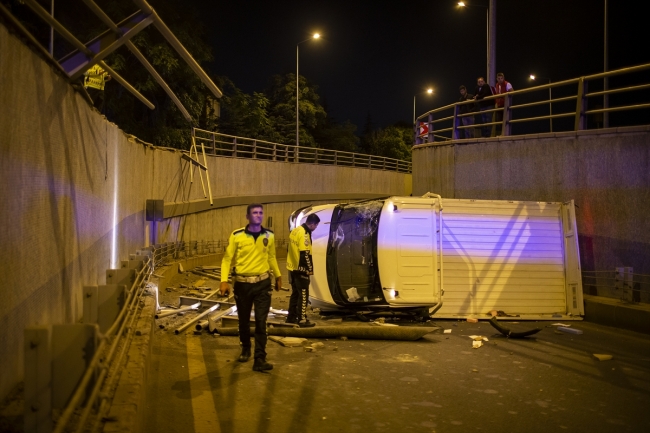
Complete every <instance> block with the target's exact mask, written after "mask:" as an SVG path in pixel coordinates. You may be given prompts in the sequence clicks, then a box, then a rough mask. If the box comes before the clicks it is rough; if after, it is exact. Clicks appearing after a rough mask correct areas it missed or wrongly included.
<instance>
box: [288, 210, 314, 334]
mask: <svg viewBox="0 0 650 433" xmlns="http://www.w3.org/2000/svg"><path fill="white" fill-rule="evenodd" d="M319 222H320V218H318V215H316V214H314V213H312V214H309V215H308V216H307V221H305V223H304V224H302V225H299V226H298V227H296V228H295V229H293V230H292V231H291V235H289V254H288V256H287V270H288V271H289V281H290V282H291V298H290V299H289V315H288V317H287V323H295V324H297V325H298V326H300V327H301V328H311V327H313V326H315V325H316V324H315V323H313V322H310V321H309V320H308V319H307V302H308V301H309V282H310V280H309V276H310V275H314V261H313V259H312V256H311V232H313V231H314V230H316V227H318V223H319ZM303 319H304V320H305V321H304V322H302V320H303Z"/></svg>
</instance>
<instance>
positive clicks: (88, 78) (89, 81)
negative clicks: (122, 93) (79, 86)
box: [84, 65, 106, 90]
mask: <svg viewBox="0 0 650 433" xmlns="http://www.w3.org/2000/svg"><path fill="white" fill-rule="evenodd" d="M104 84H106V71H104V70H103V69H102V68H101V67H100V66H99V65H95V66H93V67H92V68H90V69H88V70H87V71H86V72H84V87H86V88H88V87H92V88H93V89H99V90H104Z"/></svg>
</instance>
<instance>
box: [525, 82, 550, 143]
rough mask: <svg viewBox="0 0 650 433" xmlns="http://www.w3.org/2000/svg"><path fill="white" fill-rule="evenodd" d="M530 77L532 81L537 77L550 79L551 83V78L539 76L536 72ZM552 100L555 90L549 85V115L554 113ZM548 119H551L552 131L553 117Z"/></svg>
mask: <svg viewBox="0 0 650 433" xmlns="http://www.w3.org/2000/svg"><path fill="white" fill-rule="evenodd" d="M529 77H530V79H531V80H532V81H535V80H536V79H538V78H541V79H544V80H548V84H551V79H550V78H548V77H538V76H536V75H535V74H530V76H529ZM552 100H553V92H552V89H551V87H549V88H548V115H549V116H552V115H553V104H552V102H551V101H552ZM548 120H549V124H550V126H551V132H553V118H552V117H551V118H550V119H548Z"/></svg>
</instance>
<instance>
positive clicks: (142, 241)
mask: <svg viewBox="0 0 650 433" xmlns="http://www.w3.org/2000/svg"><path fill="white" fill-rule="evenodd" d="M0 64H2V65H3V66H2V67H1V68H0V81H1V82H2V83H3V91H2V93H1V94H0V110H1V114H2V115H0V143H1V144H2V153H3V158H2V160H1V162H0V168H1V170H0V171H1V172H2V185H3V186H2V189H0V191H2V193H1V196H0V198H1V199H2V203H3V216H4V221H5V223H4V225H3V229H2V232H1V235H0V240H1V241H2V244H3V245H4V246H5V248H3V249H2V253H0V254H2V256H1V257H0V260H1V262H2V274H1V276H2V281H3V289H2V299H3V302H2V304H0V305H1V307H0V329H2V331H1V333H0V347H2V348H3V349H2V351H1V352H0V364H1V365H2V366H3V374H2V376H1V378H0V396H2V397H4V396H7V395H8V394H9V393H10V391H11V390H12V389H14V388H15V386H16V385H17V384H19V383H20V382H21V381H22V380H23V378H24V375H25V368H26V365H28V364H26V363H27V362H28V361H30V360H31V361H34V360H35V359H38V356H36V355H34V353H35V352H34V351H38V350H41V349H40V348H43V347H45V345H41V344H40V343H39V342H42V341H44V340H39V338H45V339H47V338H49V337H48V335H50V334H47V333H45V334H43V333H42V332H44V331H43V329H46V330H47V329H51V327H52V325H59V324H67V325H71V326H74V324H79V322H83V321H84V318H85V316H86V315H85V314H84V298H85V297H86V295H87V294H88V293H89V292H88V291H87V288H88V287H90V288H92V287H99V286H109V285H111V284H114V285H123V284H124V285H127V286H129V287H130V288H131V290H130V291H129V293H130V295H129V296H128V305H131V306H132V307H133V308H132V309H131V310H128V309H126V310H123V311H124V313H123V314H122V316H121V318H120V322H119V326H118V327H116V328H115V329H111V328H113V325H110V327H109V328H108V329H107V330H106V333H107V334H109V335H103V334H93V337H92V338H91V339H93V338H97V347H100V345H101V344H105V345H108V346H102V348H104V347H115V349H114V350H113V353H115V356H118V355H119V354H120V353H122V352H123V350H122V347H126V346H119V344H120V343H117V345H116V346H110V345H109V343H112V342H114V341H117V339H111V338H109V337H110V336H111V335H122V336H126V337H127V338H131V339H133V338H135V336H142V335H144V334H143V333H142V330H141V331H140V334H139V335H138V334H137V333H136V331H137V330H138V329H139V328H137V326H136V325H133V324H138V323H140V322H139V320H140V318H142V317H144V318H145V319H146V318H147V315H146V313H145V314H144V316H135V315H134V312H136V311H137V312H141V311H143V308H144V311H145V312H146V311H149V312H150V311H152V310H151V309H152V308H153V307H152V304H151V298H147V297H144V298H139V297H137V296H136V295H137V294H139V293H141V292H144V291H145V289H147V285H148V284H149V280H147V278H145V277H147V275H149V276H150V275H152V274H153V273H154V272H153V270H154V269H155V267H156V260H162V259H163V258H164V257H166V256H168V255H169V254H170V250H171V251H175V252H182V254H181V255H183V256H188V257H184V259H187V260H188V262H187V263H190V265H188V266H191V263H194V264H197V263H199V262H200V261H201V260H208V259H203V258H201V257H209V256H211V255H212V256H214V255H216V254H218V253H219V250H220V248H222V246H223V241H224V240H225V239H227V235H228V233H229V232H230V231H231V230H232V228H234V227H238V226H240V225H241V224H242V215H243V214H244V213H245V207H244V206H245V203H247V202H249V201H253V200H255V201H261V202H264V203H266V204H267V208H266V209H267V216H269V217H270V218H271V220H270V221H267V222H270V224H268V225H271V226H272V228H273V229H274V230H276V233H277V235H278V238H279V239H286V238H287V237H288V233H287V229H286V225H285V221H286V216H287V215H288V214H289V213H290V212H291V211H292V210H293V209H295V208H297V207H299V206H303V205H306V204H309V203H321V202H326V201H331V200H339V199H341V200H347V199H354V198H367V197H374V196H386V195H409V194H411V193H413V194H421V193H423V192H426V191H427V190H431V191H436V192H439V193H440V194H441V195H443V197H452V198H486V199H490V198H492V199H496V198H498V199H512V200H548V201H563V200H568V199H571V198H573V199H576V203H577V204H578V208H579V210H580V213H579V214H578V225H579V227H578V230H579V232H580V233H581V234H582V239H581V247H582V252H583V264H582V266H583V272H588V271H593V272H597V271H601V270H607V271H609V270H612V269H613V268H614V267H617V266H627V267H632V268H633V269H634V273H639V274H650V269H648V266H650V265H649V264H648V263H647V257H650V255H648V254H647V252H648V243H649V242H650V241H649V240H648V233H650V230H648V229H650V227H648V222H647V218H645V215H646V214H647V212H646V211H647V210H648V203H649V201H648V199H649V198H650V197H648V194H649V193H648V191H650V188H648V187H649V186H650V182H649V179H648V169H647V168H648V162H649V159H648V157H649V155H648V140H649V138H650V130H649V129H648V127H647V125H641V126H636V127H625V128H610V129H599V130H594V131H578V132H575V131H574V132H554V133H552V134H551V133H548V134H544V133H540V134H534V135H521V136H515V137H495V138H486V139H484V140H478V139H476V140H465V141H463V140H448V141H445V142H442V143H437V142H430V143H426V144H421V145H418V146H416V147H414V151H413V155H414V157H413V161H414V162H413V166H412V173H411V167H410V166H409V165H408V164H407V163H404V162H401V161H394V160H387V159H383V160H381V159H376V158H375V157H369V156H366V155H358V154H343V153H327V152H326V151H321V150H311V149H302V148H298V149H296V148H291V147H290V146H283V145H280V144H273V143H260V142H251V141H250V140H247V139H243V138H239V137H226V136H218V135H210V134H207V135H205V133H204V132H203V131H198V130H197V131H195V141H197V142H198V143H199V144H200V143H203V148H204V149H207V155H206V157H205V158H206V159H205V160H203V165H204V167H205V168H207V169H208V172H209V174H210V178H209V179H210V185H211V188H212V193H211V194H210V197H208V198H206V197H205V195H204V193H203V189H202V188H200V187H199V183H200V180H202V179H199V180H197V179H196V177H194V178H193V179H190V176H191V175H192V176H197V175H198V174H199V173H200V171H198V170H199V169H195V170H196V171H193V169H194V167H197V164H195V163H194V162H191V161H189V160H188V158H190V159H194V160H195V162H201V160H202V155H201V158H196V157H192V156H191V155H189V154H188V153H184V152H181V151H179V150H176V149H166V148H160V147H156V146H153V145H151V144H148V143H144V142H142V141H140V140H138V139H137V138H136V137H132V136H128V135H126V134H124V133H123V132H122V131H120V130H119V128H118V127H117V126H116V125H113V124H110V123H109V122H107V121H106V119H105V118H103V117H101V116H100V115H99V114H98V113H96V112H95V111H93V110H92V108H91V107H90V106H88V104H87V103H86V101H85V100H84V99H83V98H82V97H81V96H80V95H79V94H78V93H76V92H75V91H74V89H72V87H71V86H70V85H69V83H68V81H67V80H66V79H64V78H63V77H62V76H61V75H60V74H58V73H56V72H55V71H53V69H52V67H51V66H50V65H49V64H48V63H46V62H44V61H43V60H42V59H41V58H40V57H39V55H38V54H37V53H35V52H33V51H32V50H31V49H30V48H29V47H28V46H26V45H25V44H23V42H22V41H21V40H20V39H19V38H18V37H16V35H14V34H11V33H10V32H9V31H8V29H7V28H6V27H4V26H3V25H0ZM7 65H11V66H10V67H9V66H7ZM35 102H36V103H35ZM562 134H565V135H562ZM201 170H202V169H201ZM352 186H353V188H352ZM147 200H162V202H163V203H162V204H163V207H162V219H161V218H157V217H152V218H150V219H153V220H154V221H147V212H146V205H147ZM210 201H212V203H209V202H210ZM152 206H153V207H152V209H154V210H155V203H152ZM158 215H159V216H160V214H158ZM157 219H158V221H155V220H157ZM160 219H161V220H160ZM189 256H191V257H189ZM212 258H214V257H212ZM607 278H609V277H603V278H602V279H600V280H599V279H595V281H596V282H595V283H593V284H591V285H592V286H593V287H594V289H595V291H594V292H593V293H594V294H598V295H606V296H609V297H610V298H616V297H617V292H616V291H615V290H614V289H613V288H612V289H607V290H601V286H605V287H610V286H611V287H613V284H610V283H609V281H607ZM592 281H593V280H592ZM589 285H590V284H589V282H588V281H586V280H585V286H586V287H589ZM642 288H643V287H640V289H639V292H638V293H640V294H642V296H646V295H645V294H644V292H642V291H641V289H642ZM91 290H92V289H91ZM608 290H609V291H608ZM140 300H141V301H142V302H141V303H140ZM641 300H642V301H645V302H647V298H645V297H644V298H642V299H641ZM147 308H148V309H149V310H147ZM86 318H87V317H86ZM116 323H117V322H116ZM146 323H149V325H151V322H150V321H149V322H146V320H145V324H144V325H143V326H144V328H146V326H147V325H146ZM124 324H130V325H124ZM122 326H124V329H128V331H127V332H126V334H124V333H122V332H117V331H119V329H120V328H121V327H122ZM138 326H139V325H138ZM39 327H40V328H42V329H40V328H39ZM26 328H30V329H31V331H30V332H33V333H32V334H29V335H28V336H26V334H25V329H26ZM144 328H143V329H144ZM75 329H77V328H75ZM108 331H111V333H108ZM479 331H480V329H475V330H474V329H473V330H471V332H479ZM78 332H80V333H81V334H83V335H86V334H84V333H85V332H87V329H86V328H83V327H82V328H79V329H78ZM92 332H93V331H91V333H92ZM631 338H632V339H631V340H630V341H637V342H638V341H642V342H643V341H644V340H643V339H640V340H639V339H638V337H631ZM458 343H459V344H460V340H459V341H458ZM630 344H632V343H630ZM639 344H645V343H639ZM632 346H633V344H632ZM134 347H137V346H134ZM206 347H207V346H206ZM643 347H645V346H643ZM118 349H119V350H118ZM193 349H196V347H194V348H193ZM224 349H228V348H227V347H226V348H224ZM230 349H232V348H230ZM219 350H220V349H219ZM631 352H633V351H632V349H629V348H628V349H626V352H625V353H627V354H630V353H631ZM97 353H99V352H97ZM132 355H133V356H135V355H134V354H132V353H131V352H128V356H132ZM365 355H366V356H371V355H372V353H367V354H365ZM402 355H403V354H400V353H393V354H391V355H390V356H392V357H394V358H399V357H400V356H402ZM503 355H506V354H505V353H504V354H503ZM530 355H531V356H533V354H532V353H530ZM43 356H45V355H43ZM112 356H113V355H112ZM350 356H351V357H353V356H357V355H355V354H350ZM360 356H361V354H360V355H359V357H360ZM412 356H416V355H412ZM428 356H430V357H434V356H435V354H434V353H433V352H431V353H429V355H428ZM448 356H453V355H452V354H450V355H448ZM630 356H631V355H630ZM98 359H99V358H98ZM400 359H402V360H404V359H406V358H404V357H403V356H402V358H400ZM412 360H413V359H411V361H412ZM637 361H638V362H637ZM350 362H356V361H350ZM635 362H636V364H634V366H635V368H638V369H639V370H635V371H640V377H641V378H643V377H646V376H645V375H646V374H647V373H648V371H647V368H646V369H644V367H643V364H642V363H640V362H641V361H639V360H638V359H636V358H635ZM639 363H640V364H639ZM35 365H36V364H35ZM98 365H99V360H98V361H96V363H95V364H94V367H96V366H98ZM468 365H469V364H468ZM28 367H29V365H28ZM32 367H33V366H32ZM63 367H64V368H65V367H66V366H65V365H64V366H63ZM117 368H118V370H119V368H120V367H117ZM139 368H140V370H137V369H136V371H140V372H141V373H142V365H140V367H139ZM320 368H325V367H323V366H322V365H320V364H318V363H317V364H315V365H314V366H313V369H312V370H313V371H318V370H319V369H320ZM341 368H343V367H341ZM376 368H377V369H379V368H380V366H379V365H378V366H376ZM470 368H473V367H470ZM567 368H568V369H569V368H572V367H570V366H568V367H567ZM630 368H631V367H630ZM398 370H399V369H398ZM87 371H92V370H87ZM99 374H101V373H99ZM198 374H199V376H200V375H201V373H200V372H199V373H198ZM349 374H351V375H357V376H360V375H359V373H358V371H357V370H354V369H351V370H350V372H349ZM429 374H430V373H429ZM497 374H500V373H497ZM93 375H94V373H89V376H88V377H89V379H88V380H89V381H90V378H91V377H93ZM357 376H353V377H355V380H360V378H359V377H357ZM30 377H31V378H33V377H35V376H30ZM38 377H39V378H40V377H41V376H38ZM403 377H404V378H410V377H412V376H408V375H406V376H403ZM47 378H49V376H47V377H45V378H44V379H43V380H44V382H39V383H40V385H44V386H48V383H49V382H48V381H47V380H48V379H47ZM232 378H233V380H235V379H234V376H233V377H232ZM104 379H105V378H104ZM114 380H117V379H114ZM612 381H614V379H613V378H612ZM403 382H404V383H411V381H410V379H407V380H404V381H403ZM533 386H535V385H533ZM486 389H488V388H486ZM489 389H491V388H489ZM27 391H29V392H34V393H33V394H31V395H32V396H36V397H37V396H39V395H40V394H39V393H38V391H39V389H36V390H34V389H32V388H30V389H29V390H27V389H26V390H25V392H27ZM68 391H70V390H68ZM329 392H334V391H333V390H330V391H329ZM504 392H505V391H504ZM645 392H646V391H645V390H643V391H642V392H641V395H647V394H643V393H645ZM77 395H78V397H77V402H80V401H81V400H82V395H83V392H80V393H79V394H77ZM96 397H97V395H96ZM99 397H100V398H105V397H106V396H105V395H101V394H99ZM443 397H444V396H443ZM443 397H441V398H443ZM632 397H633V396H632ZM632 397H630V398H632ZM360 398H361V397H360ZM422 401H425V400H422ZM427 402H428V403H427ZM416 403H417V402H416ZM260 404H264V402H263V401H262V402H261V403H260ZM350 404H352V403H351V402H350ZM400 404H401V403H400ZM423 404H424V406H422V407H429V406H426V405H427V404H430V405H434V406H431V407H435V405H436V404H439V403H437V402H432V401H428V400H426V401H425V403H423ZM593 404H597V402H595V403H593ZM91 406H92V405H86V407H91ZM415 406H417V405H415ZM39 407H40V406H39V405H38V404H33V405H30V406H29V410H31V412H30V414H31V415H34V414H36V415H39ZM65 407H66V404H65V403H64V404H60V407H59V409H60V410H61V411H64V409H65ZM67 407H69V405H68V406H67ZM343 409H344V408H334V409H332V410H333V411H335V412H336V413H340V412H338V411H339V410H343ZM355 410H356V409H355ZM42 413H43V412H40V416H41V417H42ZM63 413H65V412H63ZM392 416H396V415H395V414H393V415H392ZM322 417H325V418H327V417H328V415H326V414H323V415H322ZM422 422H425V421H422ZM426 422H432V421H426ZM259 425H266V428H267V429H268V428H269V427H268V424H263V422H262V421H260V424H259ZM289 425H291V424H290V423H289ZM355 425H356V424H355ZM422 425H424V426H427V425H428V424H426V425H425V424H422ZM452 425H456V424H452ZM429 426H430V425H429Z"/></svg>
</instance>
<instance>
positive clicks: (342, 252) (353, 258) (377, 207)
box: [327, 200, 385, 305]
mask: <svg viewBox="0 0 650 433" xmlns="http://www.w3.org/2000/svg"><path fill="white" fill-rule="evenodd" d="M383 205H384V201H383V200H373V201H366V202H360V203H359V202H358V203H351V204H345V205H339V206H337V207H336V208H335V209H334V212H333V213H332V221H331V224H330V237H329V243H328V247H327V282H328V284H329V287H330V291H331V292H332V297H333V298H334V301H335V302H336V303H337V304H339V305H343V304H348V303H372V304H376V303H385V299H384V295H383V292H382V290H381V283H380V281H379V270H378V269H377V230H378V227H379V216H380V215H381V209H382V207H383Z"/></svg>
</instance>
